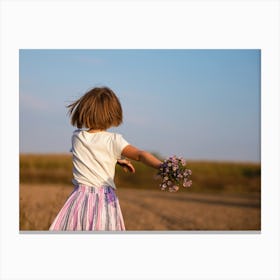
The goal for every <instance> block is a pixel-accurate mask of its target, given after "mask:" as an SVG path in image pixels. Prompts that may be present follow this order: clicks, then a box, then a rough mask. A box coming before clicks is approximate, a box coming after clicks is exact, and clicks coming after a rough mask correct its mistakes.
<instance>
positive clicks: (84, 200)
mask: <svg viewBox="0 0 280 280" xmlns="http://www.w3.org/2000/svg"><path fill="white" fill-rule="evenodd" d="M68 108H69V113H70V117H71V124H72V125H73V126H77V128H78V130H76V131H74V133H73V136H72V149H71V151H72V155H73V157H72V158H73V180H72V181H73V184H74V190H73V192H72V193H71V195H70V196H69V198H68V199H67V201H66V202H65V204H64V206H63V207H62V209H61V210H60V211H59V213H58V214H57V216H56V218H55V219H54V221H53V223H52V224H51V226H50V230H62V231H63V230H87V231H89V230H90V231H91V230H125V225H124V221H123V216H122V212H121V208H120V205H119V201H118V198H117V195H116V192H115V190H116V186H115V184H114V174H115V164H116V163H118V164H120V165H121V166H122V167H123V168H124V169H125V171H130V172H135V170H134V167H133V165H132V164H131V163H130V161H129V160H127V159H125V158H128V159H132V160H136V161H141V162H143V163H144V164H146V165H149V166H151V167H154V168H159V167H160V165H161V164H162V162H161V161H160V160H159V159H157V158H156V157H154V156H153V155H151V154H150V153H148V152H145V151H142V150H139V149H137V148H136V147H134V146H132V145H130V144H129V143H128V142H127V141H126V140H125V139H124V138H123V137H122V135H120V134H117V133H112V132H108V131H106V130H107V129H108V128H110V127H112V126H119V125H120V124H121V123H122V107H121V104H120V102H119V100H118V98H117V96H116V95H115V93H114V92H113V91H112V90H111V89H109V88H108V87H100V88H99V87H98V88H93V89H92V90H90V91H89V92H87V93H86V94H85V95H83V96H82V97H81V98H80V99H78V100H77V101H75V102H74V103H72V104H70V105H69V106H68ZM82 128H85V129H84V130H82Z"/></svg>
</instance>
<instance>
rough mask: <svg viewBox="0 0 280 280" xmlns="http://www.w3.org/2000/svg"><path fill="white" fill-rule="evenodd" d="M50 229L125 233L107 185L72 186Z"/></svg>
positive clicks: (114, 194) (118, 209)
mask: <svg viewBox="0 0 280 280" xmlns="http://www.w3.org/2000/svg"><path fill="white" fill-rule="evenodd" d="M49 230H52V231H54V230H59V231H65V230H66V231H73V230H87V231H95V230H104V231H105V230H106V231H109V230H125V226H124V221H123V216H122V212H121V208H120V204H119V200H118V197H117V195H116V193H115V190H114V189H113V188H112V187H110V186H102V187H89V186H85V185H79V186H75V188H74V190H73V192H72V193H71V195H70V196H69V198H68V199H67V201H66V202H65V204H64V205H63V207H62V209H61V210H60V211H59V213H58V214H57V216H56V218H55V219H54V221H53V223H52V224H51V226H50V229H49Z"/></svg>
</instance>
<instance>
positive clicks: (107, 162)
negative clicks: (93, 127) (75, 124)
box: [71, 129, 129, 188]
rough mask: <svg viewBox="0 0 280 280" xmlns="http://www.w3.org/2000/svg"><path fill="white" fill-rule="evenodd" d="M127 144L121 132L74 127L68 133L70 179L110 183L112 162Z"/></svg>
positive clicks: (84, 182) (94, 184) (114, 161)
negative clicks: (71, 168) (70, 153)
mask: <svg viewBox="0 0 280 280" xmlns="http://www.w3.org/2000/svg"><path fill="white" fill-rule="evenodd" d="M127 145H129V144H128V142H127V141H126V140H125V139H124V138H123V137H122V135H120V134H117V133H112V132H107V131H101V132H95V133H90V132H87V131H85V130H81V129H79V130H75V131H74V133H73V136H72V149H71V151H72V154H73V177H74V178H73V183H74V185H78V184H85V185H87V186H96V187H101V186H105V185H107V186H108V185H109V186H111V187H113V188H116V186H115V183H114V176H115V165H116V162H117V160H118V159H120V158H121V153H122V150H123V149H124V148H125V147H126V146H127Z"/></svg>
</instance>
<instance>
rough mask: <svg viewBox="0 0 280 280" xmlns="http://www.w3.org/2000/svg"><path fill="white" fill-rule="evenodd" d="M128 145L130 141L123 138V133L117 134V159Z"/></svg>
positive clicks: (115, 146) (115, 149)
mask: <svg viewBox="0 0 280 280" xmlns="http://www.w3.org/2000/svg"><path fill="white" fill-rule="evenodd" d="M127 145H129V143H128V142H127V141H126V140H125V139H124V138H123V136H122V135H121V134H116V135H115V141H114V154H115V156H116V158H117V159H119V158H121V154H122V151H123V149H124V148H125V147H126V146H127Z"/></svg>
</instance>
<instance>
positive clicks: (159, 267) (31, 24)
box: [0, 0, 280, 280]
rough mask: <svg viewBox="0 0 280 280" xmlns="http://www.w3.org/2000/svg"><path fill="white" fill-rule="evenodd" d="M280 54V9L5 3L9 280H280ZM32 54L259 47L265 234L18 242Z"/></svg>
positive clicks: (5, 263) (4, 238) (5, 257)
mask: <svg viewBox="0 0 280 280" xmlns="http://www.w3.org/2000/svg"><path fill="white" fill-rule="evenodd" d="M279 47H280V46H279V2H278V1H270V0H265V1H252V0H251V1H250V0H247V1H210V0H209V1H150V2H148V1H134V2H132V1H131V2H129V1H103V2H102V1H25V0H22V1H14V0H11V1H2V2H1V100H0V101H1V112H0V113H1V119H0V120H1V178H0V180H1V193H0V194H1V206H0V207H1V279H30V280H31V279H92V278H94V279H279V277H280V273H279V221H280V219H279V171H278V170H279V127H280V126H279ZM24 48H35V49H36V48H44V49H46V48H62V49H63V48H71V49H77V48H80V49H84V48H86V49H90V48H93V49H94V48H110V49H113V48H167V49H168V48H186V49H206V48H207V49H209V48H218V49H222V48H227V49H228V48H230V49H236V48H242V49H243V48H250V49H251V48H253V49H261V51H262V86H261V87H262V128H261V131H262V137H261V140H262V142H261V143H262V153H261V160H262V232H261V234H234V233H228V234H215V233H213V234H197V233H193V234H192V233H189V234H164V235H160V234H123V235H122V234H117V235H114V234H104V235H102V234H92V235H90V234H86V235H83V234H82V235H80V234H78V235H73V234H72V235H71V234H64V235H63V234H60V235H48V234H37V235H36V234H20V233H19V231H18V171H19V170H18V152H19V150H18V140H19V139H18V136H19V134H18V117H19V115H18V102H19V100H18V50H19V49H24ZM276 62H277V63H276ZM136 218H137V217H136Z"/></svg>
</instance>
